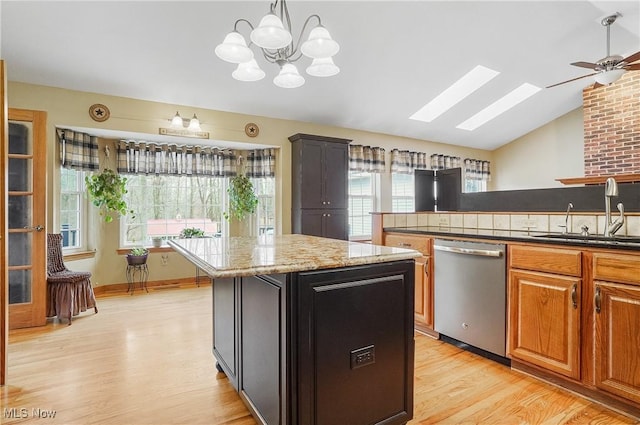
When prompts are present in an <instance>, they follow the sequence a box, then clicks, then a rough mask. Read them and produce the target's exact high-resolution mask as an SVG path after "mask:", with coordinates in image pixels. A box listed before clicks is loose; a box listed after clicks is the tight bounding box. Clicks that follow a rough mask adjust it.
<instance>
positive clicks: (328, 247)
mask: <svg viewBox="0 0 640 425" xmlns="http://www.w3.org/2000/svg"><path fill="white" fill-rule="evenodd" d="M168 243H169V245H170V246H171V247H173V248H174V249H175V250H176V251H177V252H179V253H180V254H182V255H183V256H184V257H186V258H187V259H188V260H189V261H191V262H192V263H194V264H195V265H196V266H198V267H199V268H200V269H202V270H203V271H205V272H206V273H207V274H208V275H209V276H211V277H213V278H223V277H234V276H253V275H263V274H274V273H289V272H299V271H305V270H316V269H330V268H338V267H347V266H356V265H362V264H373V263H384V262H388V261H395V260H407V259H411V258H417V257H419V256H420V255H421V254H420V253H419V252H418V251H414V250H410V249H403V248H392V247H386V246H378V245H371V244H366V243H359V242H349V241H342V240H337V239H327V238H319V237H316V236H307V235H299V234H292V235H264V236H259V237H229V238H192V239H176V240H170V241H168Z"/></svg>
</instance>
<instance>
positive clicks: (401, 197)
mask: <svg viewBox="0 0 640 425" xmlns="http://www.w3.org/2000/svg"><path fill="white" fill-rule="evenodd" d="M396 176H410V177H411V179H412V180H413V182H412V193H411V195H407V194H402V195H396V194H395V192H396V183H395V181H396V180H395V177H396ZM415 184H416V183H415V177H414V174H413V173H411V174H406V173H391V211H392V212H394V213H408V212H415V210H416V194H415V187H416V186H415ZM397 200H398V201H401V200H404V201H406V200H410V203H411V207H410V208H403V209H400V210H398V209H396V201H397Z"/></svg>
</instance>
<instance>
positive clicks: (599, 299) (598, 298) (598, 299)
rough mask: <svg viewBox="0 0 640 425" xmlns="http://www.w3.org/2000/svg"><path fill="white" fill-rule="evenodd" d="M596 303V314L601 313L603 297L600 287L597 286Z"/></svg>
mask: <svg viewBox="0 0 640 425" xmlns="http://www.w3.org/2000/svg"><path fill="white" fill-rule="evenodd" d="M595 303H596V313H600V308H601V307H602V296H601V295H600V287H599V286H596V297H595Z"/></svg>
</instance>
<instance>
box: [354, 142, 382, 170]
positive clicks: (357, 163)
mask: <svg viewBox="0 0 640 425" xmlns="http://www.w3.org/2000/svg"><path fill="white" fill-rule="evenodd" d="M385 166H386V164H385V151H384V149H383V148H375V147H373V148H372V147H371V146H362V145H349V170H350V171H363V172H367V173H384V172H385Z"/></svg>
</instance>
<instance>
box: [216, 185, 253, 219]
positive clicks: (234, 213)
mask: <svg viewBox="0 0 640 425" xmlns="http://www.w3.org/2000/svg"><path fill="white" fill-rule="evenodd" d="M227 193H228V194H229V212H225V213H224V218H226V219H227V220H230V219H231V218H236V219H238V220H239V221H242V220H244V218H245V216H246V215H247V214H253V213H254V212H256V207H257V206H258V197H257V196H256V194H255V193H254V192H253V184H251V180H249V178H248V177H247V176H246V175H244V174H238V175H237V176H235V177H233V178H232V179H231V181H230V182H229V188H227Z"/></svg>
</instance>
